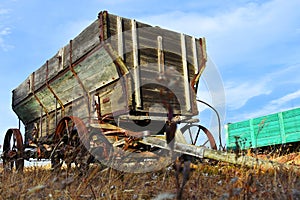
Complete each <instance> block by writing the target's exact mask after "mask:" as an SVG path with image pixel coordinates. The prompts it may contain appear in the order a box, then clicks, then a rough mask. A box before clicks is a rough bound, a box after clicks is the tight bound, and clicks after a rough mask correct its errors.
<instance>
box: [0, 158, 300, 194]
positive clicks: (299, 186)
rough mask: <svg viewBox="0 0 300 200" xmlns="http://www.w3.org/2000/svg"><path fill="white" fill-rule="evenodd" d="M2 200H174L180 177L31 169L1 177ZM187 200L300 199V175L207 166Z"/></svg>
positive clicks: (168, 172) (193, 180)
mask: <svg viewBox="0 0 300 200" xmlns="http://www.w3.org/2000/svg"><path fill="white" fill-rule="evenodd" d="M0 180H1V183H0V199H137V200H138V199H174V198H175V196H176V195H175V194H176V179H175V171H174V169H173V168H172V167H168V168H166V169H164V170H161V171H157V172H152V173H145V174H129V173H123V172H119V171H115V170H112V169H104V170H103V169H102V168H101V167H100V166H92V167H91V168H90V169H89V171H86V172H85V173H84V174H83V175H82V174H81V173H80V172H79V171H78V170H71V171H66V170H62V171H60V172H59V173H57V172H53V171H51V170H49V169H46V168H44V167H29V168H26V169H25V170H24V172H23V173H22V174H20V173H4V172H1V175H0ZM183 199H300V177H299V174H298V175H297V174H294V173H293V172H292V171H290V172H279V171H276V170H272V171H268V172H263V171H261V170H260V169H247V168H242V167H240V166H233V165H229V164H225V163H214V164H213V165H212V164H208V163H201V164H199V165H198V168H197V169H195V170H194V171H192V173H191V176H190V179H189V181H188V182H187V184H186V186H185V187H184V192H183Z"/></svg>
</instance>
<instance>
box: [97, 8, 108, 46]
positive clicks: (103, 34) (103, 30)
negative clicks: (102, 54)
mask: <svg viewBox="0 0 300 200" xmlns="http://www.w3.org/2000/svg"><path fill="white" fill-rule="evenodd" d="M107 15H108V12H107V11H106V10H105V11H101V12H100V13H99V14H98V19H99V31H100V34H99V39H100V42H101V43H102V42H104V41H105V40H106V39H107V27H106V25H107Z"/></svg>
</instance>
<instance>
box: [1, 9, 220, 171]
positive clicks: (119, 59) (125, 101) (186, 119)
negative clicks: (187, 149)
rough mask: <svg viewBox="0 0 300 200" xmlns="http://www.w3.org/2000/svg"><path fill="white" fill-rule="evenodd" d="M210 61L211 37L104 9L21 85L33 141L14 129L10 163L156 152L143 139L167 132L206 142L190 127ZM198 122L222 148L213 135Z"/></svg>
mask: <svg viewBox="0 0 300 200" xmlns="http://www.w3.org/2000/svg"><path fill="white" fill-rule="evenodd" d="M205 64H206V47H205V39H204V38H199V39H196V38H195V37H191V36H188V35H185V34H183V33H177V32H174V31H170V30H166V29H163V28H160V27H157V26H156V27H153V26H150V25H147V24H144V23H141V22H137V21H135V20H130V19H126V18H122V17H119V16H116V15H113V14H108V12H107V11H103V12H100V13H99V15H98V19H97V20H95V21H94V22H93V23H92V24H90V25H89V26H88V27H87V28H86V29H84V30H83V31H82V32H81V33H80V34H79V35H78V36H77V37H75V38H74V39H73V40H71V41H70V43H69V44H67V45H66V46H64V47H63V48H61V49H60V50H59V51H58V52H57V53H56V54H55V55H54V56H53V57H52V58H50V59H49V60H47V61H46V63H45V64H44V65H43V66H41V67H40V68H39V69H37V70H36V71H35V72H33V73H32V74H30V75H29V77H28V78H27V79H26V80H25V81H24V82H23V83H21V84H20V85H19V86H18V87H17V88H16V89H15V90H13V97H12V108H13V110H14V112H15V113H16V114H17V116H18V117H19V119H20V120H21V121H22V123H23V124H24V125H25V140H24V141H23V137H22V135H21V132H20V130H19V129H9V130H8V131H7V133H6V136H5V141H4V145H3V155H2V158H3V160H4V163H5V164H6V165H11V167H12V166H13V164H14V163H15V164H16V167H17V169H22V168H23V165H24V159H30V158H37V159H51V161H52V164H53V166H60V163H61V161H65V162H66V163H67V164H70V163H71V162H75V163H77V164H78V163H79V164H81V165H83V163H86V164H87V163H89V162H92V161H94V160H95V157H97V159H103V160H105V159H106V158H107V157H108V156H109V155H111V152H113V151H114V150H113V149H116V148H118V149H122V150H123V151H127V152H138V153H141V154H140V155H143V153H145V156H144V157H148V156H149V157H151V156H153V154H155V153H153V152H155V151H154V149H157V148H154V147H152V146H151V144H149V143H147V142H145V141H142V139H143V138H146V137H161V138H165V137H166V139H167V143H168V144H169V145H170V146H169V148H172V141H173V139H174V137H175V138H176V140H177V141H180V142H181V143H186V137H185V133H182V132H186V133H188V134H190V136H188V137H191V139H192V140H193V141H192V143H193V144H198V145H199V142H197V139H198V135H199V132H200V131H197V132H196V133H194V135H193V133H191V132H188V129H189V127H191V126H195V124H197V123H198V121H199V120H198V118H197V116H198V114H199V113H198V109H197V99H196V93H197V87H198V83H199V78H200V76H201V74H202V72H203V70H204V68H205ZM179 123H181V124H185V125H181V127H182V131H180V130H179V129H178V128H177V125H178V124H179ZM196 126H197V127H198V128H199V130H200V129H201V130H203V131H204V133H205V134H206V136H207V138H208V141H209V143H210V146H211V148H216V144H215V142H214V139H213V137H212V135H211V133H210V132H209V131H208V130H207V129H206V128H205V127H203V126H201V125H198V124H197V125H196ZM175 133H176V134H175ZM165 135H166V136H165ZM174 135H176V136H174ZM141 141H142V142H141ZM78 147H80V148H78ZM91 152H96V153H95V154H93V153H91ZM114 152H116V151H114ZM151 153H152V154H151ZM91 154H92V155H91ZM150 154H151V155H150ZM85 155H89V156H85ZM142 157H143V156H142ZM144 157H143V158H144Z"/></svg>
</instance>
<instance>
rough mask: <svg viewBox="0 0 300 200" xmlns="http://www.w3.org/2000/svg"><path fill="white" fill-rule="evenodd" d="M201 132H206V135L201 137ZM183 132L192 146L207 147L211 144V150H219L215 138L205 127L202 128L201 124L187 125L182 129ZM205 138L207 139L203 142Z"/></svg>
mask: <svg viewBox="0 0 300 200" xmlns="http://www.w3.org/2000/svg"><path fill="white" fill-rule="evenodd" d="M201 131H202V132H204V134H205V135H203V136H200V134H201ZM181 132H182V133H183V135H184V136H186V137H189V138H190V141H191V143H192V145H197V146H207V145H208V144H209V146H210V148H211V149H215V150H217V145H216V141H215V139H214V136H213V135H212V133H211V132H210V131H209V130H208V129H207V128H205V127H204V126H201V125H199V124H186V125H185V126H184V127H182V128H181ZM199 136H200V137H201V138H200V137H199ZM203 137H204V138H205V139H204V141H203V140H202V139H203Z"/></svg>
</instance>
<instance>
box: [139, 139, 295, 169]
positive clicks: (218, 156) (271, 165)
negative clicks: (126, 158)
mask: <svg viewBox="0 0 300 200" xmlns="http://www.w3.org/2000/svg"><path fill="white" fill-rule="evenodd" d="M140 142H141V143H142V144H146V145H151V146H155V147H159V148H162V149H167V150H170V149H169V146H168V145H167V142H166V140H165V139H161V138H158V137H145V138H144V139H143V140H142V141H140ZM174 152H177V153H180V154H185V155H191V156H194V157H197V158H208V159H213V160H218V161H222V162H227V163H231V164H237V165H241V166H245V167H251V168H253V167H259V168H261V169H262V170H274V169H275V170H292V171H294V172H295V173H298V174H300V167H298V166H295V165H289V164H282V163H278V162H273V161H270V160H262V159H258V158H254V157H250V156H239V155H236V154H234V153H229V152H225V151H217V150H213V149H208V148H206V147H203V146H195V145H189V144H183V143H179V142H175V145H174Z"/></svg>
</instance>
